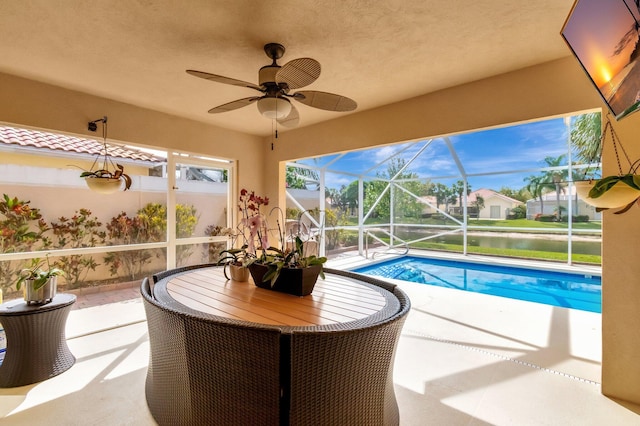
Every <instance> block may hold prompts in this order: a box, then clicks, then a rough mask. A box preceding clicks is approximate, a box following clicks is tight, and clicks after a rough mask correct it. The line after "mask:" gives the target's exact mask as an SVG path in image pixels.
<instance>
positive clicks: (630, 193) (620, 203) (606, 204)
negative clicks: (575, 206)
mask: <svg viewBox="0 0 640 426" xmlns="http://www.w3.org/2000/svg"><path fill="white" fill-rule="evenodd" d="M597 182H598V181H597V180H595V179H594V180H583V181H578V182H574V183H573V184H574V186H575V187H576V192H577V193H578V197H580V198H581V199H582V201H584V202H585V203H587V204H589V205H591V206H594V207H596V208H598V209H615V208H618V207H624V206H627V205H629V203H632V202H634V201H635V200H636V199H637V198H638V197H640V190H637V189H635V188H632V187H630V186H629V185H627V184H625V183H622V182H619V183H617V184H616V185H614V186H612V187H611V188H609V190H608V191H607V192H605V193H604V194H602V195H601V196H600V197H597V198H591V197H589V192H590V191H591V190H592V189H593V187H594V186H595V185H596V183H597Z"/></svg>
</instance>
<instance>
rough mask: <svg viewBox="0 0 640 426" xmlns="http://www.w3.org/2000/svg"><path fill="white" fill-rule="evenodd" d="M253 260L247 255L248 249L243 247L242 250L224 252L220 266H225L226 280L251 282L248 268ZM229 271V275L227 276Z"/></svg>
mask: <svg viewBox="0 0 640 426" xmlns="http://www.w3.org/2000/svg"><path fill="white" fill-rule="evenodd" d="M251 260H252V259H251V257H250V256H249V253H247V247H246V246H242V247H241V248H231V249H228V250H222V251H221V252H220V259H219V260H218V265H224V269H223V272H224V277H225V278H226V279H228V280H233V281H240V282H244V281H248V280H249V269H248V268H247V266H248V265H249V263H250V262H251ZM227 269H228V270H229V275H227Z"/></svg>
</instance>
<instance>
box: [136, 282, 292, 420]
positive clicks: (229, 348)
mask: <svg viewBox="0 0 640 426" xmlns="http://www.w3.org/2000/svg"><path fill="white" fill-rule="evenodd" d="M174 272H175V271H174ZM141 293H142V298H143V302H144V307H145V312H146V315H147V325H148V329H149V344H150V357H149V369H148V372H147V381H146V397H147V404H148V406H149V410H150V411H151V414H152V415H153V417H154V419H155V420H156V421H157V422H158V424H160V425H178V424H179V425H204V424H221V425H242V426H245V425H248V424H251V425H277V424H279V418H280V365H279V363H280V361H279V360H280V330H279V329H277V328H263V327H259V326H255V325H253V324H247V323H242V324H238V322H237V321H233V320H225V319H223V318H217V317H213V316H210V317H211V318H206V315H203V314H202V313H200V315H198V316H195V315H194V314H193V313H190V312H189V309H188V308H185V309H184V312H182V311H178V310H176V309H174V308H172V307H169V306H163V305H162V304H160V303H159V302H158V301H157V300H155V299H154V298H153V296H152V293H151V289H150V283H149V280H148V279H144V280H143V282H142V285H141Z"/></svg>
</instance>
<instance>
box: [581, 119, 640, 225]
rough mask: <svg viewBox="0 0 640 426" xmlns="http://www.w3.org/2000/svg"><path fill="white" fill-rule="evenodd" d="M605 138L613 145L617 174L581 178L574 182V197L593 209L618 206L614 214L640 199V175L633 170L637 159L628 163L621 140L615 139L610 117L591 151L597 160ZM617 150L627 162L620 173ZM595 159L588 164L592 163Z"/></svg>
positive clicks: (626, 209) (636, 166) (639, 162)
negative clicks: (597, 143) (627, 166)
mask: <svg viewBox="0 0 640 426" xmlns="http://www.w3.org/2000/svg"><path fill="white" fill-rule="evenodd" d="M607 137H609V138H610V139H611V144H612V146H613V152H614V154H615V156H616V161H617V163H618V174H617V175H611V176H604V177H602V178H600V179H585V180H582V181H576V182H574V185H575V188H576V192H577V194H578V196H579V197H580V198H581V199H582V200H583V201H584V202H585V203H587V204H590V205H592V206H594V207H595V208H596V211H602V210H607V209H611V208H618V207H622V209H621V210H619V211H617V212H615V214H622V213H624V212H626V211H628V210H629V209H630V208H631V207H632V206H633V205H634V204H635V203H636V202H637V201H638V198H640V176H639V175H637V174H636V173H637V169H638V167H639V166H640V160H636V161H635V162H634V163H631V160H630V159H629V156H628V155H627V152H626V150H625V149H624V147H623V146H622V142H620V139H619V138H618V135H617V134H616V132H615V130H614V129H613V125H612V124H611V120H610V119H609V118H608V117H607V121H606V123H605V126H604V129H603V130H602V134H601V136H600V141H599V149H596V150H595V151H594V157H598V158H597V162H598V163H600V158H599V157H600V156H601V155H602V150H603V149H604V144H605V141H606V139H607ZM619 152H621V153H622V154H623V156H624V159H625V160H626V161H627V163H628V164H629V169H628V172H627V173H623V172H622V170H623V168H622V163H621V161H620V156H619ZM594 162H596V161H595V158H593V159H591V161H589V163H594ZM589 170H590V169H589V168H587V169H586V171H585V176H586V174H587V173H589Z"/></svg>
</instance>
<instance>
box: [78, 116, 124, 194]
mask: <svg viewBox="0 0 640 426" xmlns="http://www.w3.org/2000/svg"><path fill="white" fill-rule="evenodd" d="M98 122H101V123H102V139H103V143H102V152H101V153H100V154H99V155H98V156H96V159H95V161H94V162H93V164H92V165H91V170H89V171H84V172H82V173H81V174H80V177H81V178H84V181H85V182H86V183H87V186H88V187H89V189H90V190H92V191H94V192H97V193H99V194H113V193H114V192H116V191H118V190H120V189H121V188H122V184H123V183H124V190H125V191H126V190H127V189H129V188H131V177H129V175H127V174H125V173H124V166H122V165H120V164H115V163H114V162H113V160H112V159H111V156H110V155H109V151H108V147H107V117H106V116H104V117H103V118H100V119H98V120H94V121H90V122H89V130H90V131H92V132H95V131H96V129H97V124H96V123H98ZM98 160H102V164H101V165H98ZM96 166H98V167H96ZM100 166H101V167H100ZM96 169H97V170H96Z"/></svg>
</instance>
